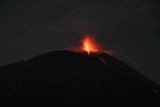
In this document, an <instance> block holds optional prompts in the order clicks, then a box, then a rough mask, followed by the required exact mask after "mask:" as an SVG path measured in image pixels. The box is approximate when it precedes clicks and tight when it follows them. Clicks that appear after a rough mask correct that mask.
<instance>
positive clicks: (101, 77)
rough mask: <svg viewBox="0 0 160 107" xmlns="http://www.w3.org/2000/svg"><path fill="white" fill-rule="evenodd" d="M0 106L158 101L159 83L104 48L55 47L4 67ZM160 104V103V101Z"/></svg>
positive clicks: (93, 106) (131, 105)
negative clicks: (52, 49) (82, 49)
mask: <svg viewBox="0 0 160 107" xmlns="http://www.w3.org/2000/svg"><path fill="white" fill-rule="evenodd" d="M0 86H1V87H0V98H1V99H2V100H1V103H0V106H1V107H4V106H21V107H32V106H34V107H35V106H37V107H38V106H44V107H48V106H53V107H66V106H67V107H118V106H126V107H145V106H151V107H156V106H158V105H159V103H160V93H159V90H160V87H159V85H157V84H155V83H154V82H152V81H151V80H149V79H147V78H146V77H144V76H142V75H141V74H140V73H138V72H137V71H136V70H134V69H132V68H131V67H129V66H128V65H127V64H125V63H123V62H122V61H120V60H118V59H117V58H115V57H113V56H111V55H108V54H106V53H103V52H102V53H100V52H99V53H91V54H89V55H88V54H86V53H83V52H74V51H65V50H60V51H54V52H49V53H46V54H43V55H39V56H36V57H34V58H32V59H30V60H27V61H20V62H17V63H13V64H9V65H6V66H3V67H1V68H0ZM159 107H160V106H159Z"/></svg>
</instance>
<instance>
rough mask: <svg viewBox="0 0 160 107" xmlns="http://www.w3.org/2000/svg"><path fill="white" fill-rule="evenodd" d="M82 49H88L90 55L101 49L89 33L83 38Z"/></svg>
mask: <svg viewBox="0 0 160 107" xmlns="http://www.w3.org/2000/svg"><path fill="white" fill-rule="evenodd" d="M82 50H83V51H86V52H87V53H88V55H89V54H90V53H95V52H98V51H100V48H99V45H98V43H97V42H96V41H95V40H94V39H93V38H92V37H91V36H89V35H86V36H84V39H83V40H82Z"/></svg>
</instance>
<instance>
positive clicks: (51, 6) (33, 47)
mask: <svg viewBox="0 0 160 107" xmlns="http://www.w3.org/2000/svg"><path fill="white" fill-rule="evenodd" d="M0 13H1V14H0V28H1V30H0V66H2V65H5V64H9V63H13V62H15V61H19V60H23V59H28V58H31V57H33V56H36V55H39V54H43V53H46V52H49V51H54V50H59V49H65V48H69V47H73V46H77V45H78V44H79V43H80V41H81V38H82V37H83V34H84V33H86V32H87V33H90V34H92V35H93V36H94V37H95V38H96V39H97V41H99V42H100V43H101V44H102V47H103V48H104V49H106V50H112V51H113V52H114V53H115V54H116V56H118V57H119V59H121V60H122V61H125V62H127V63H128V64H129V65H130V66H132V67H133V68H135V69H137V70H138V71H139V72H140V73H141V74H143V75H145V76H146V77H148V78H150V79H151V80H153V81H155V82H157V83H159V84H160V2H159V1H158V0H157V1H156V0H108V1H107V0H43V1H42V0H26V1H24V0H1V1H0Z"/></svg>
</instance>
